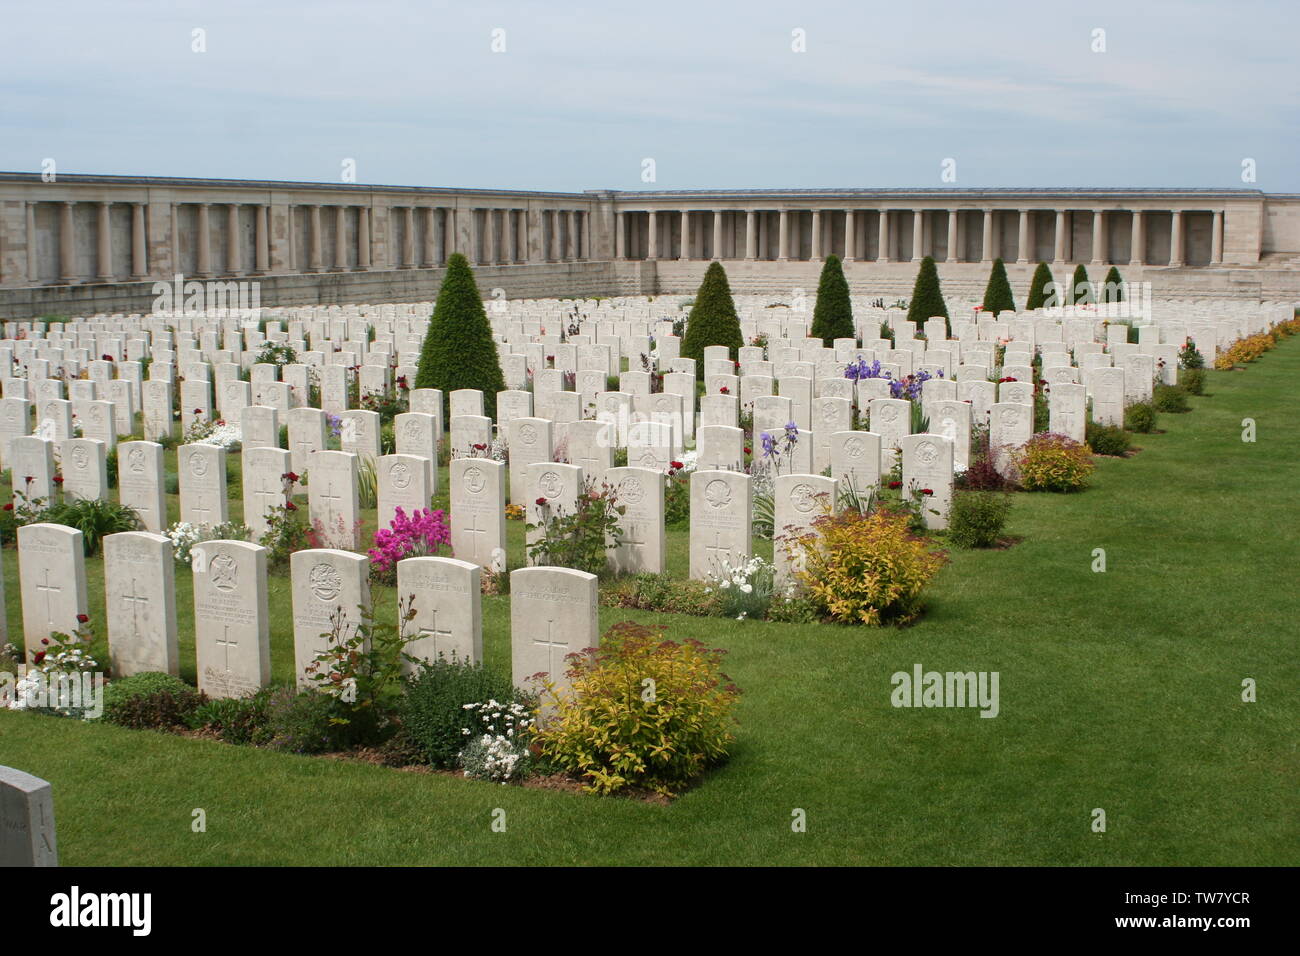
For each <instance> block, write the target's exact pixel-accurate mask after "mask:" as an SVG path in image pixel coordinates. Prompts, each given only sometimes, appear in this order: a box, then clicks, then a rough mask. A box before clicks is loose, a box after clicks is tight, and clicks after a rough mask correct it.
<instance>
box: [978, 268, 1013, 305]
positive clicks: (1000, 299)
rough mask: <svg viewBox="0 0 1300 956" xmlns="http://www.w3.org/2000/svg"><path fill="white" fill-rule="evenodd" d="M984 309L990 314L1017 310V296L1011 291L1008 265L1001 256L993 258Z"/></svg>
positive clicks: (985, 292)
mask: <svg viewBox="0 0 1300 956" xmlns="http://www.w3.org/2000/svg"><path fill="white" fill-rule="evenodd" d="M984 311H985V312H987V313H989V314H990V315H997V314H998V313H999V312H1014V311H1016V297H1015V296H1014V295H1012V293H1011V282H1010V281H1009V280H1008V279H1007V267H1006V264H1005V263H1003V261H1002V260H1001V259H1000V258H998V259H994V260H993V268H992V269H991V270H990V271H989V284H988V285H987V286H986V287H985V288H984Z"/></svg>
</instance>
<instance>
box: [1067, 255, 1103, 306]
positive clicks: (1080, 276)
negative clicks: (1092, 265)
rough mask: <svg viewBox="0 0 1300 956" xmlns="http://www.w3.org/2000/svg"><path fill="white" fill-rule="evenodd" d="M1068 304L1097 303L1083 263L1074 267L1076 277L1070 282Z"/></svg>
mask: <svg viewBox="0 0 1300 956" xmlns="http://www.w3.org/2000/svg"><path fill="white" fill-rule="evenodd" d="M1065 301H1066V304H1069V303H1072V302H1073V303H1077V304H1083V303H1087V302H1095V301H1096V299H1095V298H1094V296H1093V294H1092V283H1091V282H1089V281H1088V270H1087V269H1085V268H1084V266H1083V263H1082V262H1081V263H1079V264H1078V265H1077V266H1075V267H1074V277H1073V278H1072V279H1071V280H1070V288H1069V291H1068V292H1067V294H1066V299H1065Z"/></svg>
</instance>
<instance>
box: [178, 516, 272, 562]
mask: <svg viewBox="0 0 1300 956" xmlns="http://www.w3.org/2000/svg"><path fill="white" fill-rule="evenodd" d="M251 535H252V531H251V529H249V528H248V527H247V526H246V525H242V524H240V523H239V522H238V521H226V522H224V523H222V524H212V525H207V524H192V523H191V522H189V521H178V522H176V523H175V524H174V525H172V526H171V527H170V528H168V529H167V537H169V538H171V541H172V557H174V558H175V559H176V563H177V564H189V563H190V557H191V554H192V551H193V548H194V546H195V545H196V544H198V543H199V542H201V541H247V540H248V539H249V537H250V536H251Z"/></svg>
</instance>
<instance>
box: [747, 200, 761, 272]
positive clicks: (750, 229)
mask: <svg viewBox="0 0 1300 956" xmlns="http://www.w3.org/2000/svg"><path fill="white" fill-rule="evenodd" d="M757 218H758V217H757V215H756V213H755V212H754V210H752V209H746V210H745V261H746V262H753V261H754V260H755V259H756V258H758V226H757V223H756V222H755V220H756V219H757Z"/></svg>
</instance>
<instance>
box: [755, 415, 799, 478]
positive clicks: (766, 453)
mask: <svg viewBox="0 0 1300 956" xmlns="http://www.w3.org/2000/svg"><path fill="white" fill-rule="evenodd" d="M759 441H760V443H761V444H762V446H763V465H764V466H766V468H768V469H770V470H771V471H772V472H774V473H776V474H780V472H781V466H782V465H783V464H784V463H786V462H789V463H790V469H791V471H792V472H793V470H794V447H795V445H797V444H799V426H798V425H796V424H795V423H794V422H786V423H785V429H784V430H783V431H779V432H776V433H775V434H773V433H772V432H761V433H760V434H759ZM756 467H757V466H756Z"/></svg>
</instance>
